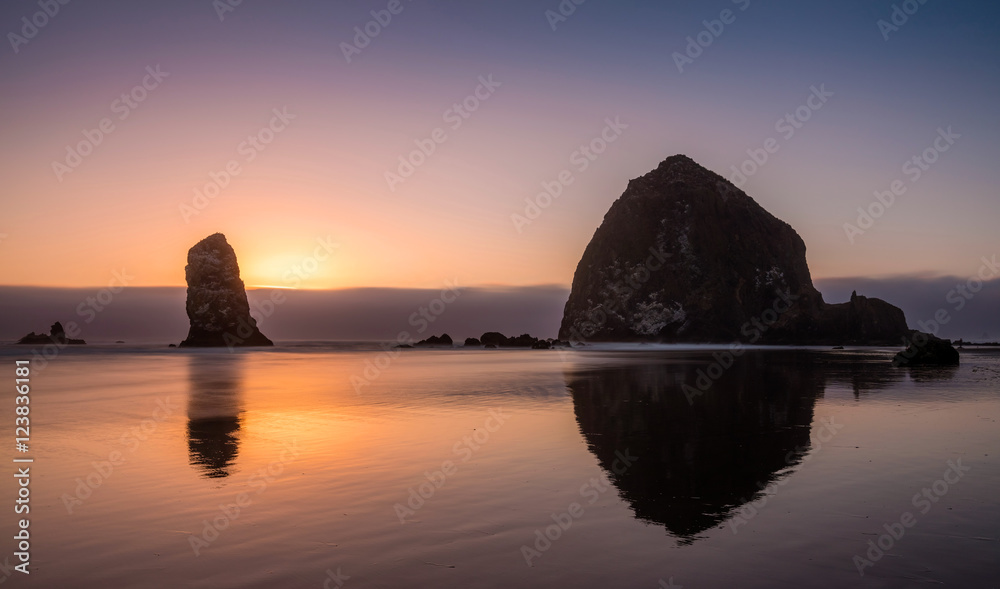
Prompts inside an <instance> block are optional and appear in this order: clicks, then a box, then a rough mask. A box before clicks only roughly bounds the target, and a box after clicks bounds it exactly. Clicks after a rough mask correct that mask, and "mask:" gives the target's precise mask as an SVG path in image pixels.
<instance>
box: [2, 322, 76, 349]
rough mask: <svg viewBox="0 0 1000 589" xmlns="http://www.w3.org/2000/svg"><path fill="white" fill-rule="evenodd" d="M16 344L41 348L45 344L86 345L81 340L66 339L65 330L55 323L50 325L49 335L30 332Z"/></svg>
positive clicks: (60, 324)
mask: <svg viewBox="0 0 1000 589" xmlns="http://www.w3.org/2000/svg"><path fill="white" fill-rule="evenodd" d="M70 327H72V323H71V324H70ZM17 343H19V344H25V345H42V346H44V345H46V344H55V345H57V346H67V345H70V346H74V345H83V344H86V343H87V342H85V341H83V340H82V339H73V338H70V337H66V330H65V329H63V326H62V323H59V322H58V321H56V322H55V323H53V324H52V327H50V328H49V335H45V334H44V333H35V332H34V331H32V332H31V333H29V334H28V335H26V336H24V337H22V338H21V339H19V340H17Z"/></svg>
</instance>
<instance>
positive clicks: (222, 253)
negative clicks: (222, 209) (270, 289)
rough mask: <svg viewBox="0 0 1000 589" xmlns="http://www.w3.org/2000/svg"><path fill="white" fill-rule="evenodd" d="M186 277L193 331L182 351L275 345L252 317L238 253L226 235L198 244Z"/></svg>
mask: <svg viewBox="0 0 1000 589" xmlns="http://www.w3.org/2000/svg"><path fill="white" fill-rule="evenodd" d="M184 274H185V276H186V277H187V284H188V289H187V315H188V319H190V320H191V328H190V330H189V331H188V336H187V339H185V340H184V341H183V342H181V347H220V346H228V347H241V346H272V345H274V344H273V343H272V342H271V340H269V339H267V337H265V336H264V334H262V333H261V332H260V329H258V328H257V320H256V319H254V318H253V317H251V316H250V304H249V303H248V302H247V293H246V290H245V289H244V286H243V281H242V280H241V279H240V267H239V264H237V262H236V252H235V251H233V248H232V246H231V245H229V242H227V241H226V236H225V235H223V234H221V233H216V234H214V235H210V236H208V237H206V238H205V239H203V240H201V241H199V242H198V243H197V244H195V245H194V247H192V248H191V249H190V250H189V251H188V257H187V266H186V267H185V268H184Z"/></svg>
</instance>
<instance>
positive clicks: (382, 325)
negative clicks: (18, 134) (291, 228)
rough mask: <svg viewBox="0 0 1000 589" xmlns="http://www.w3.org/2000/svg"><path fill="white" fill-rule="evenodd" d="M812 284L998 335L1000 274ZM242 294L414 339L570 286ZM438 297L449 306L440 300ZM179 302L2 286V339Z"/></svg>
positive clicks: (467, 326) (294, 319)
mask: <svg viewBox="0 0 1000 589" xmlns="http://www.w3.org/2000/svg"><path fill="white" fill-rule="evenodd" d="M960 286H961V287H964V292H963V289H962V288H959V287H960ZM976 286H977V285H975V284H973V285H972V287H976ZM816 287H817V288H818V289H819V290H820V292H822V293H823V296H824V298H825V299H826V301H827V302H831V303H836V302H843V301H846V300H848V299H849V298H850V296H851V291H853V290H857V291H858V294H861V295H865V296H869V297H877V298H881V299H885V300H887V301H889V302H890V303H892V304H894V305H897V306H899V307H900V308H902V309H903V311H904V312H905V313H906V318H907V321H908V322H909V324H910V327H912V328H914V329H922V330H924V331H935V330H936V331H937V332H938V335H940V336H942V337H947V338H953V339H958V338H964V339H966V340H983V339H988V340H990V341H993V340H1000V312H998V311H1000V280H992V281H990V282H986V283H985V284H983V285H982V288H981V289H979V290H978V292H975V293H973V292H972V291H971V290H969V288H968V287H969V285H968V281H967V279H960V278H956V277H938V278H921V277H902V278H881V279H874V278H837V279H823V280H817V281H816ZM248 297H249V299H250V303H251V309H252V314H253V315H254V316H255V317H256V318H257V319H258V321H259V322H260V326H261V331H263V332H264V333H265V334H266V335H267V336H268V337H270V338H272V339H274V340H276V341H288V340H339V341H364V340H394V339H396V338H397V337H398V336H399V335H400V333H401V332H407V333H408V334H409V335H410V336H412V337H413V338H414V339H423V338H426V337H428V336H430V335H432V334H436V335H439V334H441V333H448V334H450V335H451V336H452V337H453V338H454V339H456V340H458V341H461V340H463V339H464V338H466V337H478V336H479V335H481V334H482V333H483V332H485V331H500V332H503V333H505V334H508V335H517V334H521V333H530V334H532V335H535V336H537V337H543V338H545V337H555V336H556V332H557V331H558V329H559V322H560V320H561V319H562V313H563V307H564V305H565V304H566V300H567V298H568V297H569V289H567V288H565V287H561V286H533V287H510V288H500V287H476V288H464V289H460V290H459V291H458V293H457V296H456V293H451V294H449V295H448V296H446V297H442V291H441V290H440V289H388V288H361V289H347V290H280V291H279V290H269V289H257V290H251V291H249V293H248ZM442 298H443V299H444V300H445V301H451V302H447V303H446V304H442V303H441V300H442ZM184 301H185V289H184V288H181V287H157V288H124V289H121V290H120V292H118V293H113V296H111V297H110V298H109V297H108V296H107V293H104V295H103V296H102V295H101V293H100V289H75V288H74V289H61V288H39V287H11V286H4V287H0V305H2V306H3V309H4V313H3V314H2V315H0V341H6V342H10V341H13V340H16V339H18V338H20V337H21V336H23V335H24V334H26V333H28V332H29V331H35V332H39V331H43V332H47V331H48V329H49V325H51V324H52V323H53V322H54V321H61V322H62V323H63V324H64V325H65V324H66V323H67V322H69V321H75V322H76V323H77V324H79V326H80V330H81V333H82V337H83V338H85V339H87V340H88V341H90V342H94V343H99V342H114V341H116V340H124V341H126V342H129V343H158V342H162V343H164V344H166V343H177V342H179V341H181V340H182V339H184V337H185V336H186V335H187V328H188V320H187V315H186V314H185V311H184ZM275 301H278V302H277V303H275ZM435 301H437V302H436V303H435ZM941 319H944V320H945V321H944V322H941Z"/></svg>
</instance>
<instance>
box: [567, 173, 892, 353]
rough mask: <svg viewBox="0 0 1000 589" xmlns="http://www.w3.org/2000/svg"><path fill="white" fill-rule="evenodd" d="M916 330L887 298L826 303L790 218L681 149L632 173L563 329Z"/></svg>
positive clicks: (593, 248)
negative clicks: (781, 216)
mask: <svg viewBox="0 0 1000 589" xmlns="http://www.w3.org/2000/svg"><path fill="white" fill-rule="evenodd" d="M909 333H910V330H909V328H908V327H907V325H906V319H905V317H904V315H903V312H902V311H901V310H900V309H898V308H897V307H894V306H892V305H890V304H889V303H886V302H885V301H881V300H879V299H870V298H867V297H863V296H857V295H855V296H852V297H851V300H850V301H849V302H847V303H842V304H836V305H831V304H827V303H826V302H825V301H824V300H823V297H822V295H821V294H820V293H819V291H817V290H816V288H815V287H814V286H813V283H812V278H811V276H810V273H809V267H808V265H807V264H806V246H805V243H804V242H803V241H802V238H801V237H799V235H798V233H796V232H795V230H794V229H792V227H791V226H789V225H788V224H787V223H785V222H784V221H781V220H780V219H778V218H776V217H774V216H773V215H772V214H770V213H769V212H767V211H766V210H764V208H763V207H761V206H760V205H759V204H757V203H756V202H755V201H754V200H753V199H752V198H750V197H749V196H748V195H747V194H746V193H744V192H743V191H742V190H740V189H738V188H736V186H734V185H733V184H732V183H730V182H729V181H728V180H726V179H725V178H723V177H722V176H719V175H718V174H715V173H713V172H710V171H709V170H706V169H705V168H703V167H702V166H700V165H698V164H697V163H695V162H694V161H692V160H691V159H690V158H688V157H686V156H683V155H676V156H673V157H670V158H668V159H666V160H664V161H663V162H662V163H661V164H660V165H659V166H658V167H657V168H656V169H655V170H653V171H652V172H650V173H648V174H646V175H645V176H642V177H641V178H637V179H635V180H632V181H630V182H629V184H628V187H627V188H626V190H625V192H624V194H622V196H621V197H620V198H619V199H618V200H617V201H615V203H614V204H613V205H612V206H611V209H610V210H609V211H608V213H607V214H606V215H605V217H604V221H603V223H602V224H601V226H600V227H599V228H598V229H597V231H596V232H595V233H594V237H593V238H592V239H591V241H590V243H589V244H588V245H587V248H586V250H585V251H584V254H583V257H582V258H581V260H580V263H579V265H578V266H577V269H576V274H575V275H574V277H573V288H572V291H571V293H570V297H569V300H568V301H567V303H566V307H565V311H564V314H563V320H562V325H561V326H560V329H559V338H560V339H568V340H573V341H659V342H733V341H741V342H745V343H751V344H778V343H794V344H854V345H864V344H869V345H875V344H897V343H899V342H900V341H901V339H902V338H903V337H904V336H906V335H908V334H909Z"/></svg>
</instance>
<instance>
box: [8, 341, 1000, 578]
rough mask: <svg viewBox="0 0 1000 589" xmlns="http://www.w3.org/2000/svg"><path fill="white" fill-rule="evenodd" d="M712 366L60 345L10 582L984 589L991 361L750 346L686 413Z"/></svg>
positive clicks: (647, 357)
mask: <svg viewBox="0 0 1000 589" xmlns="http://www.w3.org/2000/svg"><path fill="white" fill-rule="evenodd" d="M23 352H24V350H22V349H19V348H15V347H10V346H7V347H4V348H2V349H0V356H2V358H0V360H2V361H3V362H5V363H7V364H8V365H9V366H10V367H11V370H10V374H11V378H13V364H14V362H13V361H14V359H15V358H18V357H23V356H24V354H23ZM712 354H713V351H712V350H710V349H696V350H682V349H658V350H650V351H635V350H632V351H623V350H603V351H601V350H589V351H572V352H558V351H493V350H484V351H461V350H459V351H443V350H428V351H420V350H414V351H406V352H404V353H401V354H399V356H398V357H397V358H395V359H393V360H392V361H391V363H390V364H389V365H388V366H387V367H385V368H384V369H383V370H381V373H380V374H378V375H376V374H375V372H374V370H375V369H374V368H371V367H370V366H369V365H368V364H367V362H373V363H374V362H375V361H377V360H379V358H380V356H379V354H378V353H377V352H375V351H372V350H363V351H358V350H351V349H347V348H344V347H343V346H340V347H334V346H322V345H314V346H298V347H296V346H292V347H286V348H278V349H274V350H267V351H242V352H239V353H236V354H230V353H227V352H226V351H224V350H223V351H187V350H163V349H159V348H155V349H154V348H125V347H123V346H120V347H100V346H88V347H87V348H79V349H67V350H65V351H64V352H63V353H62V354H60V355H59V356H58V357H57V358H55V359H54V360H53V361H52V362H50V363H49V364H48V365H47V366H45V367H44V369H41V368H40V367H38V366H35V372H34V374H33V377H32V387H33V388H32V393H31V395H32V404H31V409H32V413H31V416H32V426H33V428H32V432H31V433H32V448H31V452H30V453H29V454H28V455H29V456H31V457H33V458H34V459H35V463H34V464H33V465H32V474H33V478H32V483H31V485H32V486H31V491H32V496H31V538H32V561H31V569H32V573H31V575H30V583H29V584H30V585H34V586H39V587H55V586H108V587H122V588H124V587H212V588H218V587H323V586H324V582H327V579H328V572H327V571H332V572H334V573H335V572H336V571H338V569H339V571H340V573H341V574H342V575H343V576H348V577H350V578H349V579H347V580H346V581H345V582H344V585H343V586H344V587H359V588H360V587H402V586H415V587H501V586H506V587H648V588H650V589H655V588H657V587H660V586H663V585H666V584H668V583H669V582H670V579H673V583H674V584H675V585H678V586H681V585H682V586H684V587H688V588H689V589H690V588H696V587H774V586H788V587H793V586H794V587H807V586H814V587H834V586H837V587H841V586H847V585H852V586H854V585H856V586H859V587H912V586H917V585H923V584H935V585H936V584H938V583H943V584H945V585H947V586H954V587H996V586H998V575H1000V541H998V537H1000V501H998V490H1000V462H998V456H1000V423H998V420H1000V354H998V353H997V352H991V351H973V350H967V351H965V352H964V355H963V365H962V366H961V367H960V368H958V369H949V370H943V371H942V370H938V371H927V372H921V371H913V372H911V371H907V370H905V369H893V368H891V367H889V366H887V364H888V359H889V358H890V357H891V354H889V353H888V352H883V351H877V350H859V351H851V350H847V351H842V352H832V351H819V350H788V349H786V350H767V351H754V352H752V353H748V354H747V355H746V356H745V357H744V358H742V359H741V360H739V361H738V362H737V363H736V364H735V365H733V366H732V367H730V368H728V369H727V370H724V371H722V373H721V376H720V375H718V374H717V373H716V372H715V371H714V370H712V371H711V372H712V373H713V374H715V375H716V376H718V378H717V379H716V380H715V381H714V382H713V383H712V386H711V387H710V388H708V389H707V391H706V392H705V393H704V394H701V395H698V396H691V398H690V401H689V398H688V396H687V395H685V391H687V393H688V394H689V395H690V393H691V391H692V390H695V389H685V388H684V386H683V385H688V386H691V387H695V386H697V382H698V378H699V370H701V371H705V372H706V373H707V372H709V370H710V367H711V363H712V361H713V357H712ZM382 358H383V359H384V356H382ZM383 365H384V364H383ZM366 368H368V374H367V376H368V377H369V378H370V377H372V376H375V378H374V379H372V381H371V384H368V385H365V386H363V387H361V389H360V393H359V392H357V391H356V390H355V385H354V384H352V380H351V379H352V377H360V378H364V377H365V376H366V375H365V369H366ZM356 382H357V381H356ZM497 416H500V417H499V419H498V417H497ZM501 420H502V423H501ZM2 421H3V423H4V424H5V425H4V429H3V433H4V435H5V436H7V439H8V440H9V439H10V438H12V437H13V427H12V421H13V420H12V419H4V420H2ZM113 453H120V456H118V455H117V454H113ZM11 454H13V452H11ZM109 458H113V459H114V461H115V462H116V463H117V464H109V463H108V461H109ZM959 460H961V465H962V466H963V469H964V470H963V473H962V476H961V478H956V475H954V474H952V473H949V474H948V478H949V479H951V480H952V481H953V482H951V483H940V484H938V485H937V487H934V484H935V481H938V480H944V479H943V478H942V477H943V476H944V473H945V471H946V470H948V469H949V462H950V463H952V464H956V463H957V461H959ZM449 463H450V465H449ZM439 471H444V472H439ZM426 473H430V478H431V479H433V480H434V481H436V482H437V483H438V484H440V483H442V481H443V484H440V487H439V488H438V487H434V484H433V483H431V482H428V478H426ZM445 473H446V474H445ZM602 477H607V478H606V479H602ZM11 480H12V479H11V478H9V477H4V483H3V486H2V489H3V494H4V496H5V497H7V498H8V499H7V501H12V498H13V495H14V493H15V492H16V491H15V489H16V487H15V486H14V484H12V483H11ZM88 481H89V483H88ZM605 481H607V482H609V483H610V484H607V483H606V482H605ZM422 484H423V487H421V485H422ZM942 485H943V486H942ZM924 488H928V489H929V491H928V492H929V493H931V496H932V497H933V498H934V499H935V500H936V502H934V503H931V502H930V501H929V500H921V498H920V497H917V498H916V499H917V500H918V501H921V502H919V503H916V504H915V501H914V495H917V494H919V493H921V491H922V489H924ZM411 489H412V494H411ZM942 490H943V491H944V492H943V493H940V496H939V495H938V493H937V492H939V491H942ZM421 491H423V492H424V494H425V495H427V498H419V499H418V498H414V495H416V494H419V493H420V492H421ZM234 504H235V505H239V504H242V506H241V507H239V511H238V513H237V512H236V511H235V508H234V507H232V506H233V505H234ZM574 504H576V505H577V506H576V507H574ZM925 504H926V506H927V508H926V513H924V512H923V510H922V507H924V506H925ZM220 506H221V507H220ZM3 511H4V514H5V515H4V517H3V518H0V524H2V525H3V531H4V533H7V531H13V530H14V526H15V520H14V517H13V515H12V512H11V511H10V510H9V509H8V508H4V510H3ZM227 512H228V513H229V516H226V515H224V514H225V513H227ZM906 512H910V513H911V514H912V515H913V517H914V518H915V521H916V524H915V525H914V526H913V527H911V528H904V533H903V535H902V537H900V538H899V539H898V540H893V545H892V546H891V548H890V549H889V550H887V551H886V554H885V555H884V556H882V557H881V558H880V559H879V560H877V561H873V566H871V567H866V568H865V569H864V573H865V574H864V577H862V576H860V575H859V573H858V569H857V565H856V563H855V562H854V561H853V559H854V556H855V555H858V556H860V557H864V558H867V556H866V552H867V551H868V550H869V548H870V546H869V544H868V543H869V541H874V542H877V541H879V537H880V535H882V534H886V533H887V532H886V530H885V529H884V528H883V525H884V524H887V525H889V526H890V528H892V525H893V524H895V523H897V522H899V521H900V518H901V516H902V514H904V513H906ZM553 514H554V515H555V516H556V519H559V520H561V521H562V522H563V524H564V526H565V525H566V523H567V522H569V524H570V525H569V527H568V528H567V529H565V530H563V529H559V528H556V527H552V526H557V524H556V523H555V520H554V519H553ZM234 515H235V517H233V516H234ZM574 515H575V516H576V517H574ZM401 518H402V519H403V520H404V522H403V523H401ZM212 522H215V524H212ZM206 526H209V527H208V528H206ZM216 526H217V527H219V528H221V530H217V529H215V528H216ZM547 528H548V530H546V529H547ZM893 529H897V530H898V527H897V528H893ZM546 531H548V532H549V533H550V534H552V535H553V536H557V539H556V540H554V541H548V542H546V541H543V540H539V536H540V535H544V534H545V533H546ZM194 538H197V539H199V541H196V542H195V543H194V545H193V544H192V539H194ZM536 541H537V542H538V543H537V544H536ZM886 541H887V540H883V542H886ZM524 547H528V548H524ZM196 549H197V551H198V555H196V554H195V550H196ZM528 549H531V550H536V551H537V552H535V553H531V552H530V551H529V550H528ZM526 551H527V552H528V557H527V558H526V555H525V552H526ZM8 552H10V551H8ZM876 555H877V554H876ZM527 560H530V561H531V565H530V566H529V565H528V564H527V562H526V561H527ZM13 574H14V575H17V576H20V573H13ZM0 576H2V573H0ZM661 580H662V581H663V583H662V584H661V583H660V581H661ZM16 581H18V582H22V583H23V581H25V579H21V578H18V579H16ZM326 586H327V587H335V586H337V584H336V582H333V581H330V582H327V584H326Z"/></svg>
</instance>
